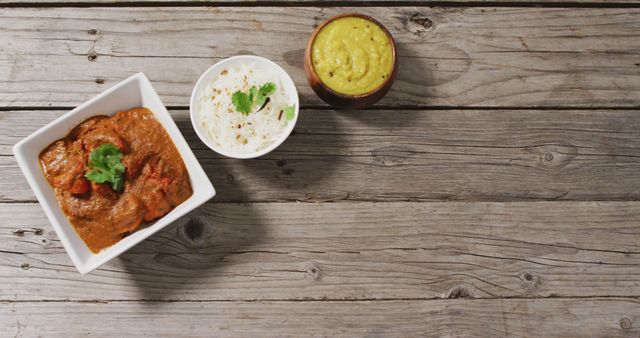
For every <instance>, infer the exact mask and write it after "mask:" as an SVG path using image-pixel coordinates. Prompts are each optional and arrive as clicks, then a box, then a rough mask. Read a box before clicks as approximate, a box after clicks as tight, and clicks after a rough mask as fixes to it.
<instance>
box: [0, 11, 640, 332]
mask: <svg viewBox="0 0 640 338" xmlns="http://www.w3.org/2000/svg"><path fill="white" fill-rule="evenodd" d="M101 1H102V2H103V3H105V5H106V7H100V4H99V3H97V2H81V1H62V0H33V1H26V2H22V1H11V0H0V276H1V277H0V278H1V281H2V282H0V332H2V334H0V335H7V336H18V337H21V336H38V335H43V334H44V335H47V336H61V337H69V336H87V335H94V336H123V335H127V336H149V335H153V336H167V337H175V336H180V335H187V336H207V335H209V336H211V335H214V336H398V337H407V336H444V337H450V336H456V337H513V336H515V337H538V336H539V337H575V336H583V337H638V336H639V334H640V329H639V327H640V315H639V314H640V170H639V169H640V161H639V160H638V158H640V144H639V142H640V115H639V114H638V108H640V58H639V56H640V39H639V38H638V34H639V33H640V3H639V2H638V1H630V0H629V1H627V0H619V1H615V2H610V1H598V0H568V1H555V0H536V1H529V0H523V1H502V0H499V1H489V2H485V1H458V0H455V1H445V2H442V1H435V2H431V1H426V2H418V1H402V2H400V3H399V4H400V5H401V7H391V6H390V5H392V4H393V2H391V1H385V2H380V3H379V4H380V6H379V7H362V6H372V5H374V4H376V1H365V2H363V3H358V2H353V3H349V6H350V7H345V8H331V7H328V5H333V4H341V5H345V3H344V2H334V1H312V2H304V3H293V2H288V1H278V2H273V1H270V2H266V3H265V2H260V1H258V2H255V3H253V2H244V3H236V2H235V1H220V2H194V1H171V2H168V3H166V4H165V3H163V1H151V2H139V3H138V2H136V3H134V2H124V3H120V2H119V1H116V0H101ZM219 5H229V7H224V6H223V7H219ZM237 5H239V6H237ZM251 5H256V6H255V7H254V6H251ZM344 11H357V12H363V13H367V14H370V15H373V16H374V17H377V18H378V19H380V20H381V21H382V22H384V23H385V24H386V25H387V26H388V27H389V29H390V30H391V32H392V33H393V34H394V36H395V37H396V40H398V42H399V50H400V56H401V60H400V61H401V65H400V73H399V77H398V80H397V82H396V84H395V86H394V88H393V89H392V91H391V92H390V93H389V94H388V96H387V97H386V98H385V99H383V101H381V102H380V104H379V105H377V106H376V107H374V108H372V109H368V110H362V111H335V110H333V109H330V108H329V107H327V106H326V105H325V104H324V103H323V102H322V101H320V100H319V99H318V98H317V97H315V95H314V94H313V93H312V91H311V90H310V89H309V87H308V85H307V84H306V81H305V79H304V73H303V71H302V59H301V58H302V53H303V52H302V49H303V47H304V44H305V42H306V39H307V38H308V36H309V34H310V32H311V30H312V29H313V26H314V25H316V24H318V23H319V22H321V21H322V20H323V19H325V18H327V17H329V16H331V15H333V14H335V13H340V12H344ZM236 54H257V55H262V56H266V57H268V58H271V59H273V60H274V61H276V62H278V63H279V64H281V65H282V66H283V67H284V68H285V69H286V70H287V71H288V72H289V73H290V74H291V75H292V77H293V78H294V81H295V82H296V84H297V86H298V89H299V91H300V94H301V103H302V110H301V116H300V119H299V122H298V125H297V126H296V129H295V132H294V134H293V135H292V136H291V137H290V139H289V140H288V141H287V142H285V143H284V144H283V145H282V146H281V147H280V148H278V149H277V150H276V151H274V152H273V153H271V154H268V155H266V156H264V157H262V158H260V159H255V160H246V161H237V160H230V159H224V158H221V157H220V156H217V155H215V154H213V153H212V152H211V151H209V150H207V148H206V147H205V146H204V145H203V144H202V143H201V142H200V141H199V140H198V139H197V137H196V136H195V134H194V132H193V131H192V129H191V126H190V122H189V119H188V97H189V95H190V92H191V89H192V86H193V84H194V83H195V80H196V79H197V77H198V76H199V74H200V73H201V72H202V71H204V70H205V69H206V68H207V67H208V66H210V65H211V64H212V63H214V62H216V61H218V60H220V59H222V58H224V57H227V56H231V55H236ZM138 71H143V72H145V73H146V74H147V75H148V76H149V77H150V79H151V81H152V82H153V84H154V86H155V87H156V89H157V90H158V92H159V93H160V96H161V98H162V99H163V100H164V102H165V103H166V104H167V105H168V106H169V107H170V108H171V109H170V110H171V114H172V116H173V117H174V119H175V120H176V122H177V124H178V126H179V128H180V130H181V131H182V133H183V134H184V135H185V137H186V139H187V140H188V142H189V144H190V145H191V147H192V149H193V150H194V152H195V154H196V156H197V157H198V159H199V160H200V162H201V163H202V164H203V167H204V168H205V170H206V171H207V174H208V175H209V177H210V178H211V180H212V181H213V183H214V185H215V186H216V188H217V190H218V195H217V196H216V197H215V198H214V199H213V200H212V201H210V202H208V203H207V204H205V205H204V206H202V207H201V208H199V209H197V210H196V211H194V212H193V213H191V214H190V215H188V216H186V217H184V218H183V219H181V220H180V221H178V222H176V223H175V224H174V225H172V226H170V227H168V228H167V229H165V230H163V231H162V232H160V233H159V234H157V235H155V236H153V237H152V238H150V239H148V240H146V241H144V242H143V243H141V244H140V245H138V246H137V247H135V248H133V249H132V250H130V251H129V252H127V253H125V254H124V255H122V256H121V257H119V258H117V259H115V260H114V261H112V262H110V263H109V264H107V265H105V266H104V267H102V268H100V269H99V270H96V271H95V272H93V273H91V274H89V275H87V276H80V275H79V274H78V273H77V272H76V270H75V268H74V267H73V265H72V263H71V261H70V260H69V258H68V256H67V254H66V253H65V251H64V249H63V248H62V246H61V244H60V242H59V240H58V239H57V237H56V235H55V233H54V232H53V230H52V228H51V226H50V225H49V223H48V221H47V219H46V217H45V216H44V213H43V211H42V210H41V208H40V206H39V205H38V203H37V202H36V201H35V197H34V195H33V193H32V192H31V191H30V189H29V188H28V186H27V184H26V181H25V180H24V178H23V177H22V175H21V173H20V171H19V170H18V168H17V165H16V162H15V159H14V158H13V156H12V154H11V147H12V146H13V144H15V143H16V142H17V141H18V140H20V139H22V138H24V137H26V136H27V135H29V134H30V133H32V132H33V131H35V130H37V129H38V128H39V127H41V126H43V125H45V124H46V123H48V122H50V121H52V120H53V119H55V118H56V117H58V116H60V115H62V114H64V113H65V112H66V111H68V110H69V109H70V108H72V107H73V106H75V105H77V104H79V103H81V102H83V101H85V100H87V99H88V98H90V97H92V96H94V95H96V94H97V93H98V92H100V91H102V90H104V89H106V88H108V87H109V86H111V85H113V84H114V83H117V82H118V81H120V80H122V79H123V78H125V77H127V76H129V75H131V74H132V73H134V72H138Z"/></svg>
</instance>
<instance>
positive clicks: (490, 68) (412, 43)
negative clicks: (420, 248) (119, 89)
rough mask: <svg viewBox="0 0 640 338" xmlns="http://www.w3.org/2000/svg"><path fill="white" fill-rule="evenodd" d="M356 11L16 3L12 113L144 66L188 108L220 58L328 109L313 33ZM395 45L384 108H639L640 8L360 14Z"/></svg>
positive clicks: (8, 71)
mask: <svg viewBox="0 0 640 338" xmlns="http://www.w3.org/2000/svg"><path fill="white" fill-rule="evenodd" d="M345 11H354V9H353V8H317V7H302V8H299V7H293V8H247V7H235V8H207V7H196V8H181V7H171V8H155V7H150V8H86V9H82V10H78V9H75V8H7V9H3V10H2V11H1V12H0V46H2V47H0V52H1V53H0V85H1V86H2V87H3V88H5V89H4V90H3V92H2V93H1V94H0V105H3V106H14V107H18V106H74V105H77V104H79V103H81V102H83V101H85V100H87V99H89V98H90V97H93V96H94V95H96V93H98V92H100V91H102V90H103V89H105V88H106V87H109V86H110V85H112V84H114V83H116V82H118V81H120V80H122V79H124V78H126V77H128V76H129V75H131V74H133V73H135V72H138V71H142V72H145V73H146V74H147V75H148V76H149V78H150V79H151V81H152V82H153V84H154V86H155V88H156V89H157V90H158V92H159V93H160V96H161V97H162V99H163V100H164V102H165V103H166V104H168V105H173V106H186V105H188V98H189V96H190V93H191V90H192V87H193V85H194V83H195V81H196V79H197V78H198V76H199V75H200V74H201V73H202V72H203V71H204V70H205V69H207V68H208V67H209V66H210V65H211V64H213V63H215V62H217V61H219V60H220V59H221V58H224V57H228V56H232V55H237V54H258V55H261V56H265V57H267V58H270V59H272V60H274V61H276V62H277V63H279V64H280V65H282V66H283V67H284V68H285V69H286V70H287V71H288V72H289V73H290V74H291V76H292V77H293V79H294V81H295V82H296V84H297V86H298V88H299V92H300V96H301V102H302V104H303V105H305V106H309V105H323V102H321V101H320V100H319V99H318V98H317V97H316V96H315V95H314V94H313V93H312V91H311V90H310V88H309V87H308V85H307V83H306V79H305V76H304V71H303V69H302V61H303V48H304V46H305V44H306V41H307V39H308V37H309V35H310V34H311V31H312V29H313V27H314V26H315V25H317V24H319V23H320V22H321V21H323V20H325V19H326V18H328V17H329V16H332V15H334V14H337V13H341V12H345ZM357 11H358V12H362V13H364V14H368V15H371V16H374V17H376V18H378V19H380V20H381V21H382V22H383V23H384V24H385V25H386V26H387V27H388V28H389V30H390V31H391V32H392V34H393V35H394V37H395V38H396V40H397V41H398V48H399V55H400V68H399V74H398V79H397V81H396V83H395V85H394V87H393V89H392V90H391V92H390V93H389V94H388V95H387V97H386V98H385V99H383V100H382V101H381V102H380V105H383V106H399V105H400V106H409V105H419V106H498V107H508V106H518V107H520V106H527V107H533V106H536V107H538V106H540V107H542V106H544V107H549V106H563V107H567V106H584V107H594V106H617V107H637V106H638V105H640V80H638V79H639V78H640V64H639V63H638V56H639V52H638V50H640V39H638V38H637V32H638V28H639V27H638V22H639V19H640V9H633V8H620V9H600V8H597V9H594V8H577V9H576V8H461V7H454V8H442V7H433V8H432V7H399V8H391V7H390V8H379V7H363V8H358V9H357Z"/></svg>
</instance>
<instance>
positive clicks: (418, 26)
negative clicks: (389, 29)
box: [405, 13, 433, 35]
mask: <svg viewBox="0 0 640 338" xmlns="http://www.w3.org/2000/svg"><path fill="white" fill-rule="evenodd" d="M405 26H406V28H407V30H409V31H410V32H412V33H414V34H416V35H420V34H422V33H423V32H427V31H430V30H432V29H433V21H431V19H429V18H428V17H426V16H425V15H422V13H413V14H412V15H411V16H410V17H409V18H408V20H407V22H406V24H405Z"/></svg>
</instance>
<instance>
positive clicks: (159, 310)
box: [0, 298, 640, 337]
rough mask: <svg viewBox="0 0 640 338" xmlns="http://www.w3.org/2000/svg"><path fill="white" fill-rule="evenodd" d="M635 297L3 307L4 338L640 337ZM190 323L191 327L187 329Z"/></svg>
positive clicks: (0, 310)
mask: <svg viewBox="0 0 640 338" xmlns="http://www.w3.org/2000/svg"><path fill="white" fill-rule="evenodd" d="M638 313H640V301H638V299H629V298H623V299H556V300H548V299H544V300H518V299H505V300H477V301H472V302H469V301H466V302H463V301H460V300H441V301H386V302H252V303H229V302H196V303H184V302H177V303H156V302H140V303H137V302H136V303H131V302H108V303H104V304H100V303H98V304H94V303H58V302H55V303H38V302H35V303H0V318H3V319H4V320H1V321H0V329H1V330H2V331H3V332H5V333H6V334H8V335H16V336H37V335H39V334H41V333H42V332H46V333H47V336H48V337H69V336H89V335H90V336H101V337H104V336H122V335H123V334H124V335H126V336H148V335H149V333H150V332H153V335H154V336H158V337H176V336H190V337H191V336H193V337H196V336H209V335H215V336H216V337H221V336H225V337H226V336H234V337H235V336H238V337H248V336H250V337H273V336H278V337H300V336H305V337H306V336H332V337H336V336H339V337H347V336H348V337H353V336H366V337H380V336H384V337H449V336H455V337H637V336H638V333H640V329H639V328H638V327H639V325H638V322H639V321H640V316H639V315H638ZM186 323H188V325H187V324H186Z"/></svg>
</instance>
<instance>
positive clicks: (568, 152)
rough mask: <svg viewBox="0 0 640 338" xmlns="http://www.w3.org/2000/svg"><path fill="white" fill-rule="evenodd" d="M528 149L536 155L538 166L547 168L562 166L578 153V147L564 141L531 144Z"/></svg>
mask: <svg viewBox="0 0 640 338" xmlns="http://www.w3.org/2000/svg"><path fill="white" fill-rule="evenodd" d="M528 151H529V152H531V153H532V154H534V155H535V156H536V162H537V163H538V166H539V167H540V168H543V169H548V170H553V169H560V168H564V167H565V166H567V165H568V164H569V163H570V162H571V161H572V160H573V159H574V158H575V157H576V156H577V155H578V148H577V147H576V146H574V145H573V144H570V143H568V142H565V141H558V142H554V143H552V144H544V145H536V146H532V147H530V148H528Z"/></svg>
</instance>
